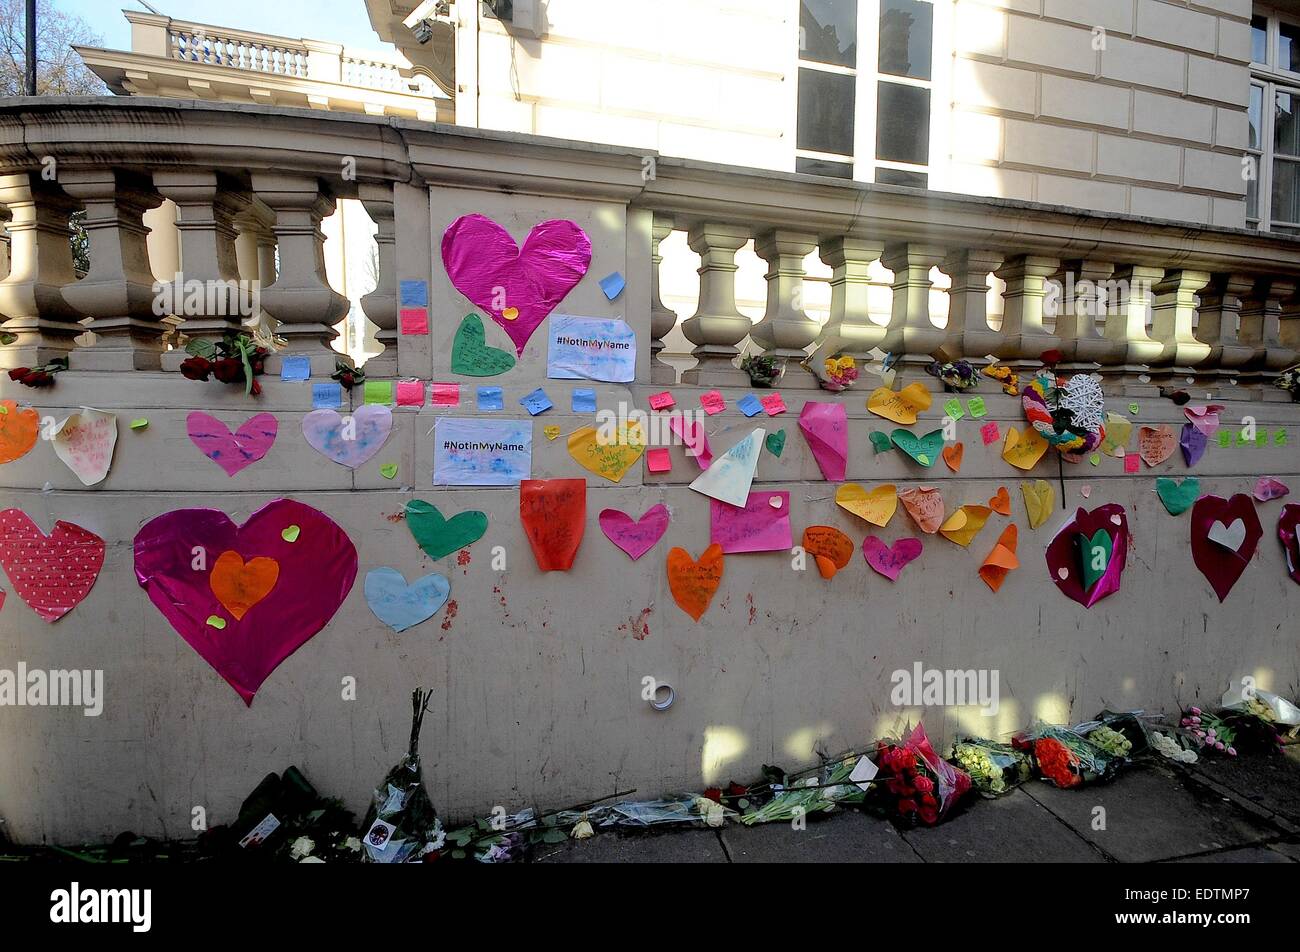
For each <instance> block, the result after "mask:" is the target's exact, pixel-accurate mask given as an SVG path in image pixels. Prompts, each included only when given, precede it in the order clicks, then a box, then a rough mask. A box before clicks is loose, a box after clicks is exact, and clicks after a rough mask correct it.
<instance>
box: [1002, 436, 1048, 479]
mask: <svg viewBox="0 0 1300 952" xmlns="http://www.w3.org/2000/svg"><path fill="white" fill-rule="evenodd" d="M1046 452H1047V440H1045V439H1043V437H1042V436H1041V435H1040V434H1039V432H1038V431H1037V430H1035V429H1034V428H1033V427H1032V426H1027V427H1025V429H1024V432H1023V433H1022V432H1020V431H1019V430H1017V429H1016V428H1015V427H1014V426H1009V427H1007V438H1006V440H1005V442H1003V444H1002V458H1003V459H1004V460H1006V461H1007V462H1008V463H1010V464H1011V465H1012V466H1014V467H1016V469H1024V470H1030V469H1033V468H1034V467H1035V466H1037V465H1038V461H1039V460H1040V459H1042V458H1043V454H1044V453H1046Z"/></svg>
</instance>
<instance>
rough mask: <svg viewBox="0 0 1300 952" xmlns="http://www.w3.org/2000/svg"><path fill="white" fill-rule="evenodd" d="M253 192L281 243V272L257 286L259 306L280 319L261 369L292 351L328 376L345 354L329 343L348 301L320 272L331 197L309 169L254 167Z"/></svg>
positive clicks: (272, 368) (277, 365) (276, 368)
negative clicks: (279, 341)
mask: <svg viewBox="0 0 1300 952" xmlns="http://www.w3.org/2000/svg"><path fill="white" fill-rule="evenodd" d="M253 192H254V194H255V195H257V197H258V198H260V199H261V200H262V201H264V202H266V204H267V205H269V206H270V208H271V210H272V211H273V212H275V225H274V227H273V230H274V232H275V237H276V242H277V243H278V244H279V247H280V273H279V274H277V275H276V278H275V281H274V283H272V284H271V285H270V286H269V287H266V288H263V289H262V307H264V308H265V309H266V311H267V313H268V314H270V315H271V316H272V317H274V318H275V319H276V320H278V321H279V322H280V326H279V328H277V333H278V334H279V335H280V336H281V337H283V338H284V339H285V341H286V343H285V347H284V349H283V350H282V351H281V352H280V353H278V354H274V355H272V356H271V357H270V358H269V359H268V360H267V362H266V371H267V373H271V374H275V373H279V372H280V369H281V366H282V363H283V357H284V355H285V354H295V355H303V356H306V357H308V358H309V359H310V361H311V372H312V374H313V375H317V376H326V377H328V376H329V375H330V374H332V373H333V372H334V369H335V364H336V362H337V361H339V360H342V361H344V362H347V361H348V360H349V358H347V357H345V356H344V355H342V354H340V353H339V352H338V351H336V350H334V349H333V348H332V347H331V346H330V344H331V343H332V342H333V341H334V339H335V338H336V337H338V332H337V331H336V330H334V327H333V325H334V324H336V323H338V322H339V321H340V320H341V319H342V318H343V317H344V316H345V315H346V314H347V313H348V309H349V308H350V306H351V305H350V303H349V301H348V299H347V298H345V297H344V296H343V295H341V294H339V293H338V292H337V291H335V290H334V289H333V288H331V287H330V286H329V281H328V279H327V278H326V276H325V249H324V243H325V236H324V235H322V234H321V230H320V223H321V219H323V218H325V217H326V216H328V215H329V214H331V213H332V212H333V211H334V199H333V198H332V197H331V196H330V195H329V194H328V193H327V192H325V191H324V190H323V189H322V188H321V183H320V181H319V180H318V179H316V178H315V177H314V176H310V175H286V174H280V173H270V172H266V173H264V172H254V173H253Z"/></svg>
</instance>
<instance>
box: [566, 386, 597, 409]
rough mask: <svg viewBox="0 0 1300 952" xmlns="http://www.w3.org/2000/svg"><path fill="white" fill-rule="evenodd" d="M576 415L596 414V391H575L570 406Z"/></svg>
mask: <svg viewBox="0 0 1300 952" xmlns="http://www.w3.org/2000/svg"><path fill="white" fill-rule="evenodd" d="M570 405H571V406H572V407H573V412H574V413H595V412H596V391H595V390H575V391H573V398H572V402H571V404H570Z"/></svg>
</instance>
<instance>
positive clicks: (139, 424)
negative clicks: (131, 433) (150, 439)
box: [131, 417, 149, 430]
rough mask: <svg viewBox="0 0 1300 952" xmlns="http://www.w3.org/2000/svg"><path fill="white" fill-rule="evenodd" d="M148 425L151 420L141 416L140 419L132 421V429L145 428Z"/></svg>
mask: <svg viewBox="0 0 1300 952" xmlns="http://www.w3.org/2000/svg"><path fill="white" fill-rule="evenodd" d="M148 426H149V421H148V420H146V419H145V418H144V417H140V418H139V419H138V420H132V421H131V429H133V430H143V429H145V428H146V427H148Z"/></svg>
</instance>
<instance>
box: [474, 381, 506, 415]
mask: <svg viewBox="0 0 1300 952" xmlns="http://www.w3.org/2000/svg"><path fill="white" fill-rule="evenodd" d="M504 406H505V404H504V403H503V402H502V400H501V388H500V387H479V388H478V408H479V409H480V410H500V409H503V408H504Z"/></svg>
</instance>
